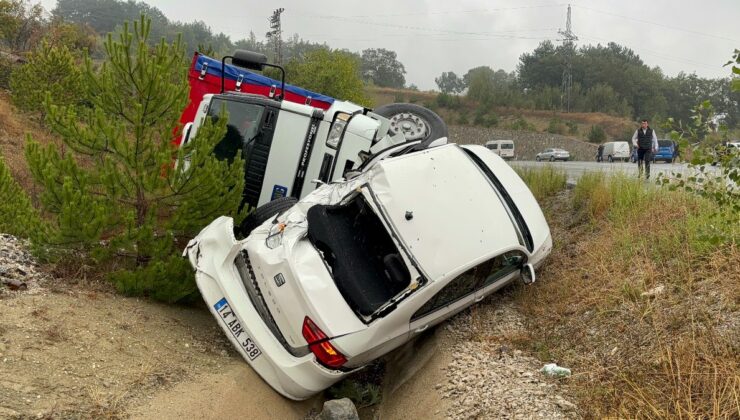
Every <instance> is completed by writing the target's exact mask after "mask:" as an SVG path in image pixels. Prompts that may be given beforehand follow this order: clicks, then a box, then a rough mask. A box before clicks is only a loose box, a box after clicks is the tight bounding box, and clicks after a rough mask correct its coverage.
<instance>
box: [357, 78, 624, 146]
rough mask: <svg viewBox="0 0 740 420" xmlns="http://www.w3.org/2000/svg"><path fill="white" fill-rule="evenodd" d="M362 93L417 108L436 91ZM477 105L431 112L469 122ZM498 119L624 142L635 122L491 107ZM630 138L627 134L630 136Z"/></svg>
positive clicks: (593, 114)
mask: <svg viewBox="0 0 740 420" xmlns="http://www.w3.org/2000/svg"><path fill="white" fill-rule="evenodd" d="M366 94H367V96H368V97H370V98H371V99H372V101H373V105H374V106H375V107H378V106H380V105H385V104H389V103H393V102H399V100H400V101H402V102H412V103H418V104H420V105H429V104H434V103H435V99H436V97H437V93H436V92H418V91H411V90H408V89H392V88H379V87H371V88H368V89H366ZM478 107H479V105H478V104H476V103H474V102H473V101H468V100H467V99H465V98H464V97H462V104H461V109H460V110H459V111H454V110H450V109H446V108H439V109H435V111H436V112H437V113H438V114H439V115H440V116H441V117H442V118H443V119H444V120H445V121H447V123H448V124H455V123H456V122H457V120H458V115H459V113H460V112H463V113H466V114H467V115H468V120H469V121H473V114H474V113H475V111H476V110H477V109H478ZM492 110H493V111H494V112H495V113H496V114H497V115H498V116H499V117H500V121H499V127H504V126H506V125H507V124H510V123H511V122H513V121H514V120H516V119H518V118H524V119H525V120H527V122H529V123H531V124H533V125H534V127H535V128H536V129H537V131H541V132H542V131H547V127H548V125H549V123H550V120H551V119H553V118H557V119H560V120H562V121H571V122H573V123H575V124H576V125H577V126H578V135H577V136H576V137H577V138H580V139H585V138H586V135H587V133H588V131H589V130H590V129H591V126H594V125H598V126H601V127H602V128H603V129H604V131H606V134H607V135H608V136H609V138H610V139H615V140H627V139H626V138H624V135H625V133H627V132H630V131H634V130H635V129H636V128H637V123H636V122H634V121H631V120H629V119H627V118H624V117H617V116H613V115H608V114H603V113H599V112H569V113H564V112H558V111H547V110H532V109H523V108H511V107H494V108H493V109H492ZM630 135H631V134H630Z"/></svg>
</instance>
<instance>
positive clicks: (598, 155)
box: [596, 144, 604, 162]
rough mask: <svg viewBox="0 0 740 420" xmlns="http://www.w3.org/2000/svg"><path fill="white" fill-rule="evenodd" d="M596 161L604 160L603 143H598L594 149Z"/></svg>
mask: <svg viewBox="0 0 740 420" xmlns="http://www.w3.org/2000/svg"><path fill="white" fill-rule="evenodd" d="M596 161H597V162H603V161H604V145H603V144H600V145H599V148H598V149H597V150H596Z"/></svg>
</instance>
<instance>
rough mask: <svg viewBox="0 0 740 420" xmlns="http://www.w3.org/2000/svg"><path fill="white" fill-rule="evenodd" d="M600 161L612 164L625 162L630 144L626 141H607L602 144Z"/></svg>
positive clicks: (628, 156)
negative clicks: (618, 161) (617, 161)
mask: <svg viewBox="0 0 740 420" xmlns="http://www.w3.org/2000/svg"><path fill="white" fill-rule="evenodd" d="M603 146H604V150H603V151H602V152H601V161H602V162H603V161H607V162H614V161H615V160H623V161H625V162H627V161H628V160H629V158H630V144H629V143H627V142H626V141H609V142H606V143H604V144H603Z"/></svg>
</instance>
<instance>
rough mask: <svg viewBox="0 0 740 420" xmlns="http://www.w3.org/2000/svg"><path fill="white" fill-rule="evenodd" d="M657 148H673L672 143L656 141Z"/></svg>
mask: <svg viewBox="0 0 740 420" xmlns="http://www.w3.org/2000/svg"><path fill="white" fill-rule="evenodd" d="M658 146H660V147H671V146H673V142H672V141H670V140H658Z"/></svg>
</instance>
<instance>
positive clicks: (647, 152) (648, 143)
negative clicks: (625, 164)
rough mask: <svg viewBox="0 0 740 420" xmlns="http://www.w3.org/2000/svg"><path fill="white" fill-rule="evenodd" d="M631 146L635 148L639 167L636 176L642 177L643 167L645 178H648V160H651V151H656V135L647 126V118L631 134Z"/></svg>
mask: <svg viewBox="0 0 740 420" xmlns="http://www.w3.org/2000/svg"><path fill="white" fill-rule="evenodd" d="M632 146H634V147H635V149H637V167H638V168H639V173H638V175H637V176H638V177H642V171H643V168H644V169H645V179H650V161H652V160H653V153H655V152H657V151H658V136H656V135H655V131H653V129H652V128H650V126H648V120H647V119H644V120H642V122H641V124H640V128H638V129H637V130H635V134H633V135H632Z"/></svg>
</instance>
